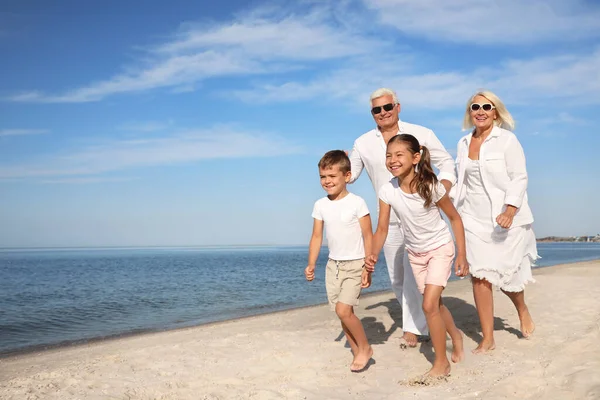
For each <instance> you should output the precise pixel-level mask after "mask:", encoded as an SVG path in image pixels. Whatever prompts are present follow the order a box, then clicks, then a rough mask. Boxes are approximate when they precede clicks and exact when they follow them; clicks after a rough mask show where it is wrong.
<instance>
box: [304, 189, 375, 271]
mask: <svg viewBox="0 0 600 400" xmlns="http://www.w3.org/2000/svg"><path fill="white" fill-rule="evenodd" d="M367 214H369V209H368V208H367V203H365V201H364V200H363V198H362V197H359V196H357V195H355V194H353V193H348V194H347V195H346V196H345V197H344V198H343V199H340V200H329V198H328V197H323V198H322V199H319V200H317V201H316V202H315V206H314V208H313V212H312V217H313V218H315V219H318V220H321V221H323V223H324V225H325V234H326V237H327V245H328V247H329V258H331V259H332V260H337V261H348V260H358V259H360V258H364V257H365V244H364V241H363V236H362V230H361V229H360V223H359V222H358V220H359V218H362V217H364V216H365V215H367Z"/></svg>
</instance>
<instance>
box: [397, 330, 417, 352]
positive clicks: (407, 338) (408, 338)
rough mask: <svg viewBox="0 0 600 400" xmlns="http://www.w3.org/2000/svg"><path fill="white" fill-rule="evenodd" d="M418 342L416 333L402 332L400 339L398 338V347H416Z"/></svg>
mask: <svg viewBox="0 0 600 400" xmlns="http://www.w3.org/2000/svg"><path fill="white" fill-rule="evenodd" d="M418 342H419V339H418V338H417V335H415V334H414V333H411V332H404V335H402V339H400V348H401V349H406V348H408V347H417V343H418Z"/></svg>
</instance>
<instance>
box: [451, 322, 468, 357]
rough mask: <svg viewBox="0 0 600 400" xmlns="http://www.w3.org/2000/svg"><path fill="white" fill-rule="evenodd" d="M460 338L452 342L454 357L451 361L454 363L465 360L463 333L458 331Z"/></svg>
mask: <svg viewBox="0 0 600 400" xmlns="http://www.w3.org/2000/svg"><path fill="white" fill-rule="evenodd" d="M458 333H459V337H458V339H457V340H453V341H452V356H451V357H450V359H451V360H452V362H453V363H458V362H461V361H462V360H463V359H464V358H465V348H464V347H463V333H462V331H461V330H460V329H459V330H458Z"/></svg>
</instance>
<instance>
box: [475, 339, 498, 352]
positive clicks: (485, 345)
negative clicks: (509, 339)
mask: <svg viewBox="0 0 600 400" xmlns="http://www.w3.org/2000/svg"><path fill="white" fill-rule="evenodd" d="M495 348H496V342H494V339H492V340H485V339H484V340H482V341H481V342H480V343H479V345H478V346H477V347H476V348H475V349H473V351H472V353H473V354H484V353H487V352H488V351H491V350H494V349H495Z"/></svg>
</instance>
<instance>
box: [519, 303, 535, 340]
mask: <svg viewBox="0 0 600 400" xmlns="http://www.w3.org/2000/svg"><path fill="white" fill-rule="evenodd" d="M519 320H520V321H521V334H522V335H523V337H524V338H525V339H529V337H530V336H531V335H532V334H533V331H535V324H534V323H533V319H532V318H531V314H529V309H528V308H527V307H525V309H524V310H523V311H521V312H519Z"/></svg>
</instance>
